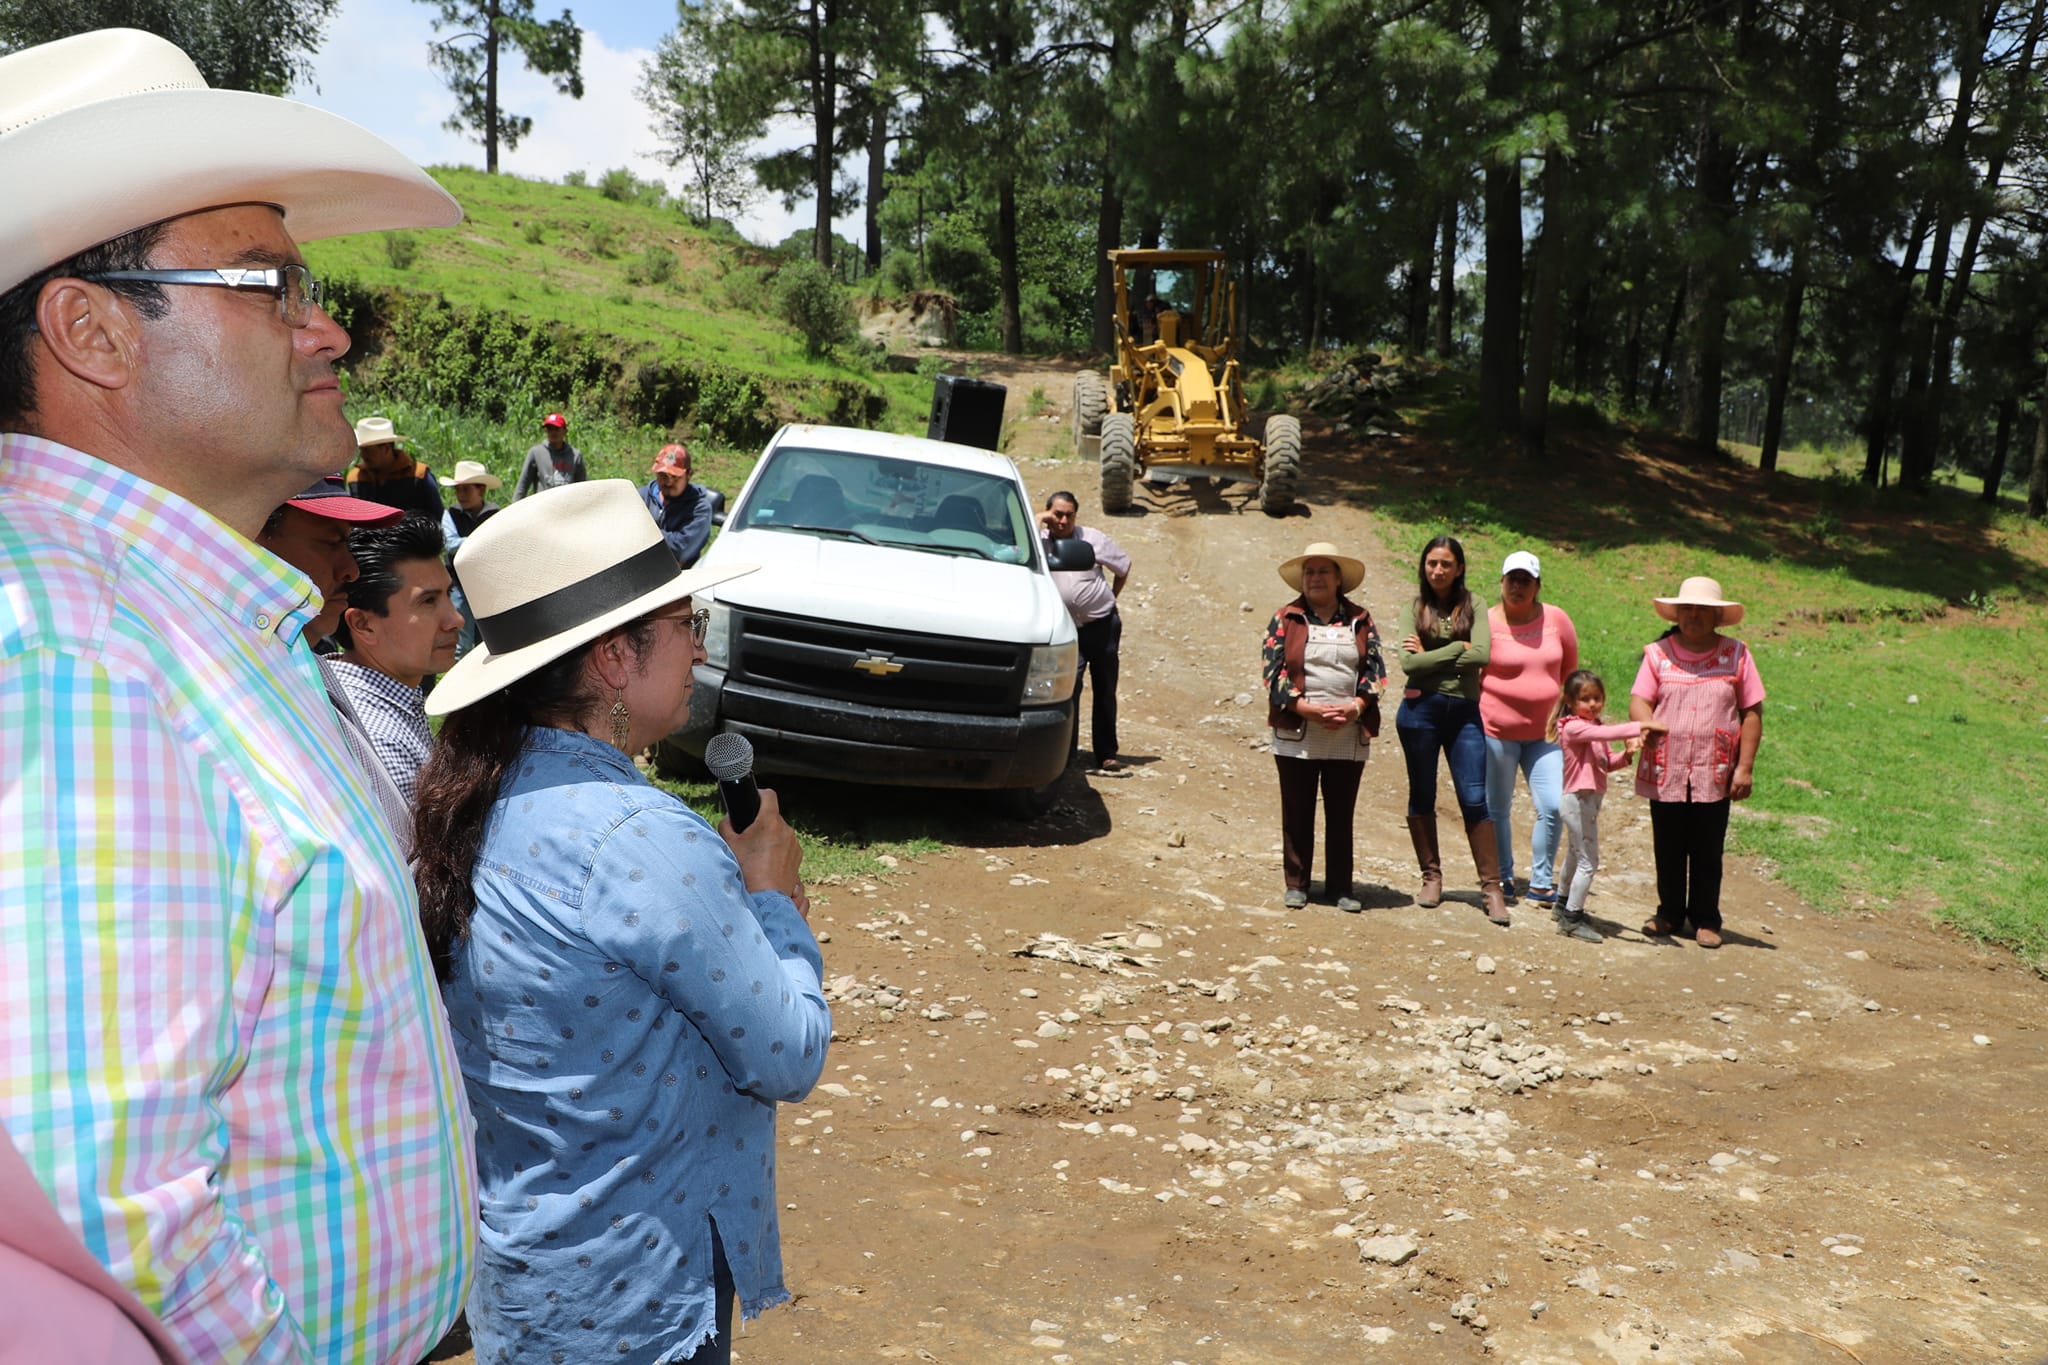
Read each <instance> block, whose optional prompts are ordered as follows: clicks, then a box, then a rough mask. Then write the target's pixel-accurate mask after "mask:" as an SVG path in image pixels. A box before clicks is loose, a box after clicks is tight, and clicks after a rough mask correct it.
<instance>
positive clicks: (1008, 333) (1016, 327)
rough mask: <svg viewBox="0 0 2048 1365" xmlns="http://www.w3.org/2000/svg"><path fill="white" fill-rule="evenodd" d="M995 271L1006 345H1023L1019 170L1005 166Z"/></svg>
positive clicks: (999, 183)
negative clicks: (1018, 269) (1018, 257)
mask: <svg viewBox="0 0 2048 1365" xmlns="http://www.w3.org/2000/svg"><path fill="white" fill-rule="evenodd" d="M996 274H997V278H998V281H999V283H1000V285H1001V289H1002V303H1001V309H1002V329H1003V349H1004V350H1005V351H1008V352H1009V353H1010V354H1012V355H1015V354H1016V353H1017V352H1019V351H1021V350H1023V349H1024V312H1023V308H1022V306H1021V303H1020V300H1019V293H1020V291H1019V287H1018V283H1017V173H1016V172H1015V171H1012V170H1009V169H1007V168H1006V169H1005V170H1004V171H1003V172H1002V174H1001V175H1000V176H999V177H998V178H997V180H996Z"/></svg>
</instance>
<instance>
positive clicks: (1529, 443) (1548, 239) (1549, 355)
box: [1521, 149, 1571, 459]
mask: <svg viewBox="0 0 2048 1365" xmlns="http://www.w3.org/2000/svg"><path fill="white" fill-rule="evenodd" d="M1541 184H1542V188H1543V235H1542V237H1540V238H1539V239H1537V243H1536V270H1535V279H1534V281H1533V287H1532V288H1531V290H1530V298H1529V349H1528V356H1529V362H1528V371H1527V373H1525V374H1524V375H1523V377H1522V414H1521V428H1522V454H1523V455H1524V456H1525V457H1528V458H1530V459H1534V458H1537V457H1539V456H1541V455H1542V454H1543V437H1544V432H1545V429H1546V428H1547V427H1548V426H1549V423H1550V377H1551V374H1552V372H1553V371H1554V370H1555V369H1556V364H1557V339H1558V331H1559V327H1558V318H1559V308H1558V304H1559V302H1560V296H1561V295H1562V294H1563V292H1564V258H1565V253H1566V252H1567V251H1569V250H1570V249H1571V210H1570V207H1569V199H1570V196H1571V167H1570V165H1569V163H1567V162H1566V161H1565V159H1564V157H1563V156H1562V154H1560V153H1559V152H1557V151H1556V150H1554V149H1553V150H1552V151H1551V153H1550V155H1549V156H1547V157H1546V158H1544V163H1543V174H1542V180H1541Z"/></svg>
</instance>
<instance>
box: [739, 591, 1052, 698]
mask: <svg viewBox="0 0 2048 1365" xmlns="http://www.w3.org/2000/svg"><path fill="white" fill-rule="evenodd" d="M1030 660H1031V648H1030V646H1028V645H1015V644H1004V643H1001V642H999V641H992V640H963V639H959V638H957V637H954V636H950V635H921V634H917V633H915V632H912V631H900V630H887V629H883V628H881V627H876V626H851V625H838V624H835V623H832V622H828V621H815V620H809V619H806V618H802V617H790V616H778V615H774V614H772V613H768V612H755V611H743V610H735V612H734V613H733V641H732V666H731V672H730V677H731V678H732V679H733V680H735V681H740V682H752V683H755V684H757V685H760V686H764V687H775V688H781V689H784V690H786V691H790V692H799V693H802V694H804V695H806V696H812V697H832V698H836V699H839V700H842V701H855V702H864V703H866V704H868V705H870V706H886V707H904V708H911V709H916V710H924V711H957V712H961V713H964V714H973V715H1009V714H1014V713H1015V712H1016V710H1017V705H1018V697H1019V696H1020V695H1021V694H1022V691H1023V688H1024V675H1025V671H1026V669H1027V668H1028V667H1029V666H1030ZM863 661H869V666H868V667H866V668H860V667H856V666H855V665H856V664H860V663H862V662H863Z"/></svg>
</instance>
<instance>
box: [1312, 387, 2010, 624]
mask: <svg viewBox="0 0 2048 1365" xmlns="http://www.w3.org/2000/svg"><path fill="white" fill-rule="evenodd" d="M1454 382H1455V381H1453V380H1450V379H1448V378H1444V379H1439V380H1438V381H1436V383H1435V384H1434V385H1432V386H1431V389H1432V390H1438V389H1441V390H1443V391H1444V392H1443V393H1442V394H1440V395H1439V394H1436V393H1433V392H1430V391H1424V392H1422V393H1418V394H1415V395H1411V396H1410V397H1411V400H1412V401H1415V402H1418V403H1419V402H1424V401H1435V400H1436V398H1437V397H1439V396H1441V397H1442V398H1444V400H1445V401H1444V405H1443V406H1441V407H1438V408H1433V409H1419V408H1411V411H1414V412H1416V413H1417V415H1418V416H1419V418H1420V421H1419V423H1418V425H1417V426H1416V427H1415V428H1413V429H1411V431H1410V433H1409V434H1407V435H1406V436H1404V437H1402V438H1400V439H1399V440H1395V441H1388V440H1370V441H1368V440H1366V439H1364V438H1362V437H1359V436H1358V435H1356V434H1355V433H1350V432H1346V433H1342V434H1340V433H1338V432H1336V431H1335V429H1334V428H1333V426H1332V425H1331V424H1330V423H1328V422H1323V421H1320V420H1318V419H1315V418H1313V417H1311V418H1308V419H1306V420H1304V422H1303V428H1304V433H1303V435H1304V446H1305V449H1306V453H1307V454H1306V459H1305V461H1304V463H1305V466H1306V472H1307V478H1306V479H1305V481H1304V486H1303V489H1302V495H1303V497H1304V499H1306V500H1309V501H1314V502H1323V503H1335V504H1343V505H1349V506H1353V507H1359V508H1364V509H1367V510H1370V511H1374V512H1379V513H1383V514H1385V515H1387V516H1389V517H1392V518H1395V519H1398V520H1401V521H1405V522H1410V523H1414V524H1419V525H1436V526H1448V527H1451V528H1453V529H1455V528H1458V527H1461V526H1473V525H1488V526H1494V527H1499V528H1501V529H1502V530H1503V531H1504V532H1505V533H1506V534H1507V536H1508V537H1509V538H1511V539H1513V538H1519V539H1523V540H1526V541H1528V542H1530V543H1532V544H1538V545H1552V546H1556V547H1558V548H1560V549H1564V550H1571V549H1576V548H1586V549H1620V548H1629V547H1635V546H1651V545H1658V544H1668V543H1671V542H1678V543H1680V544H1683V545H1685V546H1687V547H1688V548H1689V549H1693V550H1697V551H1701V552H1705V553H1708V554H1720V555H1727V556H1729V557H1732V558H1742V559H1749V560H1752V561H1755V562H1758V563H1768V562H1771V561H1779V562H1784V563H1787V564H1791V565H1795V566H1798V567H1801V568H1807V569H1815V570H1835V569H1840V570H1843V571H1845V572H1847V573H1848V574H1849V575H1850V576H1852V577H1853V578H1855V579H1856V580H1858V581H1859V582H1863V583H1867V584H1870V585H1872V586H1877V587H1884V588H1890V589H1894V590H1897V591H1901V592H1909V593H1918V594H1932V595H1935V596H1937V597H1939V598H1941V599H1942V600H1943V601H1944V602H1946V603H1949V604H1952V605H1957V606H1964V605H1967V604H1968V601H1969V598H1970V596H1971V594H1972V593H1981V592H1984V591H1986V590H1988V589H1999V590H2014V589H2016V590H2018V591H2020V592H2023V593H2026V594H2028V595H2048V570H2044V568H2043V566H2042V565H2040V564H2038V563H2036V562H2034V561H2033V560H2031V559H2029V558H2027V557H2025V556H2023V555H2021V554H2018V553H2016V552H2014V551H2013V550H2012V549H2011V548H2010V547H2009V545H2008V544H2007V533H2006V532H2005V531H2004V530H2003V529H2002V528H2001V527H2000V525H1999V518H2000V515H2001V513H2000V512H1999V510H1998V509H1994V508H1991V507H1987V506H1985V505H1984V504H1983V503H1981V502H1979V501H1978V500H1977V499H1976V498H1975V497H1973V496H1971V495H1969V494H1967V493H1965V492H1963V491H1962V490H1959V489H1952V488H1945V487H1937V488H1935V489H1934V490H1933V491H1931V492H1930V493H1928V494H1926V495H1916V494H1911V493H1906V492H1902V491H1900V490H1897V489H1886V490H1874V489H1870V488H1866V487H1865V486H1864V485H1862V484H1861V483H1859V482H1856V481H1854V480H1851V479H1846V478H1843V477H1840V476H1834V477H1823V478H1811V477H1805V476H1801V475H1796V474H1787V473H1782V472H1781V473H1777V474H1774V475H1771V476H1769V477H1768V478H1766V477H1765V476H1764V475H1762V474H1760V473H1759V472H1758V471H1757V470H1756V469H1754V468H1752V467H1751V466H1749V465H1746V464H1744V463H1742V462H1741V461H1740V460H1738V459H1736V458H1734V457H1733V456H1730V455H1728V454H1726V453H1724V452H1721V451H1718V450H1717V451H1700V450H1698V449H1697V448H1695V447H1692V446H1690V445H1689V444H1688V443H1686V442H1684V441H1681V440H1679V439H1678V438H1676V437H1674V436H1672V435H1670V434H1668V433H1665V432H1660V431H1654V430H1650V429H1647V428H1640V427H1630V426H1626V425H1620V424H1615V423H1611V422H1609V421H1607V420H1606V419H1605V418H1603V417H1601V416H1600V415H1599V414H1598V413H1594V412H1582V411H1580V410H1579V409H1578V408H1577V407H1571V408H1567V409H1566V410H1565V412H1563V413H1562V414H1560V415H1559V416H1558V417H1557V418H1556V419H1554V420H1553V423H1552V428H1551V432H1550V438H1549V441H1548V447H1549V449H1548V453H1547V454H1546V455H1545V456H1544V457H1543V458H1541V459H1540V460H1530V459H1527V458H1525V457H1523V456H1522V455H1521V453H1520V451H1519V447H1518V446H1517V444H1516V442H1515V441H1514V440H1512V439H1510V438H1496V437H1492V436H1487V435H1482V434H1480V433H1479V432H1478V431H1477V425H1476V422H1474V421H1473V420H1472V417H1471V414H1470V410H1469V404H1468V403H1465V402H1464V401H1462V400H1461V399H1459V398H1457V397H1456V395H1455V393H1453V392H1451V391H1450V386H1451V384H1453V383H1454ZM2005 515H2010V514H2009V513H2006V514H2005Z"/></svg>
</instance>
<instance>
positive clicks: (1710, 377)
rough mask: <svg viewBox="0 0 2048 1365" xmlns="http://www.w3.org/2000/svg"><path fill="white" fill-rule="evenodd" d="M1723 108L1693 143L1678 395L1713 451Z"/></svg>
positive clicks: (1739, 12) (1700, 442)
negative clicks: (1689, 278) (1690, 251)
mask: <svg viewBox="0 0 2048 1365" xmlns="http://www.w3.org/2000/svg"><path fill="white" fill-rule="evenodd" d="M1755 14H1756V4H1755V0H1737V4H1736V7H1735V13H1734V16H1733V20H1734V56H1735V57H1736V59H1737V60H1740V59H1741V57H1742V55H1743V52H1744V50H1745V49H1746V48H1747V47H1748V44H1749V28H1750V24H1751V22H1752V21H1753V19H1754V17H1755ZM1721 118H1722V110H1721V107H1720V105H1719V103H1718V102H1717V101H1715V100H1712V99H1709V100H1704V101H1702V103H1701V107H1700V115H1699V132H1698V137H1697V139H1696V142H1695V147H1696V149H1697V150H1696V153H1695V157H1696V165H1695V170H1694V179H1695V182H1696V183H1695V185H1694V198H1693V214H1694V217H1693V222H1694V226H1695V239H1696V242H1697V245H1696V246H1695V248H1694V255H1693V260H1692V264H1691V271H1692V275H1693V284H1692V290H1691V295H1692V298H1691V304H1690V313H1691V315H1690V316H1689V317H1688V318H1687V319H1686V365H1685V382H1684V384H1683V386H1682V388H1681V389H1680V392H1679V403H1678V408H1679V427H1680V429H1681V430H1682V431H1684V433H1685V435H1686V438H1687V439H1688V440H1690V441H1691V442H1692V443H1693V444H1695V445H1697V446H1700V447H1701V448H1703V449H1712V448H1713V447H1714V446H1716V445H1718V444H1719V443H1720V438H1721V379H1722V374H1721V371H1722V364H1723V358H1724V356H1725V353H1726V347H1727V331H1728V296H1729V293H1730V291H1731V290H1732V289H1733V287H1734V278H1733V277H1734V271H1735V261H1736V256H1737V254H1738V250H1737V249H1738V245H1739V244H1738V243H1737V242H1735V241H1734V240H1733V237H1734V228H1735V220H1736V210H1735V166H1736V160H1737V150H1738V149H1737V144H1736V142H1735V140H1734V139H1731V138H1727V137H1724V136H1722V131H1721Z"/></svg>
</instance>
